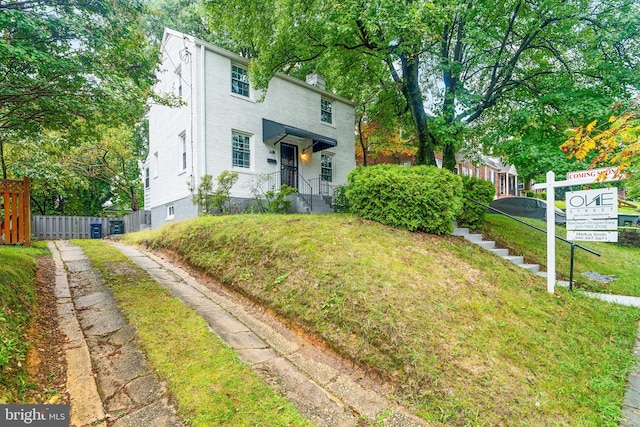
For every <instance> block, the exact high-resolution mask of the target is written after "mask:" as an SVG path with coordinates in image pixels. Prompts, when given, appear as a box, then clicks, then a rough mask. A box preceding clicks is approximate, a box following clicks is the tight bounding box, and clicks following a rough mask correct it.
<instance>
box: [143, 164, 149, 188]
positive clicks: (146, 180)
mask: <svg viewBox="0 0 640 427" xmlns="http://www.w3.org/2000/svg"><path fill="white" fill-rule="evenodd" d="M149 177H150V174H149V166H147V167H146V168H144V188H149Z"/></svg>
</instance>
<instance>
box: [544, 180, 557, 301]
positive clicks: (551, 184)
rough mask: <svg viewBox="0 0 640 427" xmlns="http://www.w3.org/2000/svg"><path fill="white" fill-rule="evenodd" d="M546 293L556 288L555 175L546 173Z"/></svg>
mask: <svg viewBox="0 0 640 427" xmlns="http://www.w3.org/2000/svg"><path fill="white" fill-rule="evenodd" d="M546 185H547V292H549V293H550V294H552V293H554V291H555V287H556V210H555V206H556V204H555V198H556V191H555V188H556V174H555V173H553V171H549V172H547V182H546Z"/></svg>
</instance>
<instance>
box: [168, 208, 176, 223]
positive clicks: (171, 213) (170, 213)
mask: <svg viewBox="0 0 640 427" xmlns="http://www.w3.org/2000/svg"><path fill="white" fill-rule="evenodd" d="M175 214H176V211H175V208H174V207H173V205H167V221H170V220H172V219H174V218H175V216H176V215H175Z"/></svg>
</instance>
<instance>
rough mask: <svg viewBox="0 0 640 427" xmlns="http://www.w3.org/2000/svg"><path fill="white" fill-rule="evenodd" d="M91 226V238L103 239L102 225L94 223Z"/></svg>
mask: <svg viewBox="0 0 640 427" xmlns="http://www.w3.org/2000/svg"><path fill="white" fill-rule="evenodd" d="M89 225H90V226H91V238H92V239H102V224H101V223H99V222H92V223H91V224H89Z"/></svg>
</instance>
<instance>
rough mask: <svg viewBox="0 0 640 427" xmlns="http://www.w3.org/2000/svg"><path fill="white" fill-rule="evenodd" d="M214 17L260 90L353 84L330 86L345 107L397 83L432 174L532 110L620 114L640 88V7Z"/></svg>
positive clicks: (338, 6)
mask: <svg viewBox="0 0 640 427" xmlns="http://www.w3.org/2000/svg"><path fill="white" fill-rule="evenodd" d="M205 7H206V10H207V12H208V19H209V21H210V22H211V24H210V25H211V26H223V27H225V28H226V29H227V30H228V31H229V33H230V36H231V37H232V38H233V39H234V40H235V41H236V42H238V43H239V44H240V45H243V46H248V47H249V48H250V49H248V50H249V51H251V52H253V53H254V60H253V62H252V67H251V72H252V78H253V79H254V82H255V83H256V85H258V86H259V87H265V86H266V85H268V81H269V79H270V78H271V76H272V75H273V73H274V72H277V71H284V72H289V73H296V72H299V71H301V70H308V69H309V68H310V67H314V68H315V69H316V70H317V71H319V72H321V73H326V74H329V75H338V74H339V75H342V76H345V77H344V78H342V79H341V80H340V81H339V82H336V83H334V82H332V81H331V80H328V84H329V85H331V87H332V88H333V89H334V90H337V91H339V92H340V93H341V94H343V95H345V96H349V93H348V88H347V87H345V85H344V84H342V83H343V82H345V81H349V80H350V79H349V78H348V77H346V76H357V77H353V78H352V79H351V80H359V81H360V84H362V85H370V84H374V85H379V82H390V83H392V84H383V85H380V86H379V87H381V88H385V89H386V90H388V91H395V92H396V95H399V96H400V98H401V99H402V100H403V103H404V108H401V109H400V111H399V113H400V114H402V113H404V112H409V113H410V117H411V121H412V125H413V130H414V133H415V135H416V137H417V138H416V141H417V149H418V151H417V161H418V162H419V163H428V164H435V156H434V150H435V149H436V148H437V149H440V150H442V152H443V154H444V166H445V167H448V168H452V167H453V166H454V165H455V157H454V156H455V152H456V151H457V150H458V149H459V148H460V146H461V145H462V143H463V141H464V140H465V139H467V138H465V137H466V136H467V135H468V134H467V131H468V130H469V125H470V124H475V123H476V122H478V121H481V120H480V119H485V120H488V121H493V122H494V123H500V122H504V121H506V120H507V119H508V118H509V116H510V115H511V114H512V113H513V112H515V111H520V110H523V111H527V108H531V107H532V106H534V107H533V110H534V111H535V110H538V111H544V112H545V113H548V112H549V109H553V108H555V107H558V106H560V107H561V106H563V105H564V104H566V103H574V102H577V101H580V102H582V101H584V100H586V99H588V98H581V99H580V100H578V99H576V98H574V94H575V93H578V92H580V91H581V90H584V91H590V92H591V96H597V97H599V99H606V100H607V101H608V102H609V103H611V101H612V100H614V99H616V100H617V99H624V98H625V97H628V92H629V90H630V89H632V88H634V87H636V88H637V87H638V86H639V83H638V82H639V81H640V76H639V75H638V74H637V73H636V72H635V71H634V69H635V68H636V66H637V62H638V59H639V58H640V55H639V52H638V40H637V37H636V36H637V34H638V29H639V28H640V24H639V22H640V21H639V16H640V13H639V11H638V4H637V2H634V1H631V0H613V1H611V2H605V3H602V2H589V1H584V0H566V1H561V2H558V1H557V0H537V1H534V2H525V1H522V0H507V1H503V2H498V3H496V2H493V1H483V0H481V1H473V2H456V3H451V2H443V1H440V0H432V1H420V2H416V1H410V0H405V1H395V0H382V1H376V2H367V1H362V0H343V1H337V2H336V1H332V2H328V1H323V0H308V1H304V2H290V1H286V0H266V1H265V0H260V1H258V0H242V1H240V0H224V1H223V0H210V1H208V2H206V4H205ZM374 64H375V65H374ZM545 97H546V100H544V101H543V102H541V103H540V99H541V98H545ZM549 97H551V98H555V101H553V102H550V99H551V98H549ZM536 104H537V105H536ZM492 111H495V113H493V114H489V112H492ZM556 114H561V112H560V111H557V112H556ZM532 119H533V117H532ZM565 120H568V118H567V117H565ZM482 129H485V127H483V126H474V129H473V130H474V131H476V132H479V131H481V130H482ZM503 136H506V135H503ZM505 139H506V138H505Z"/></svg>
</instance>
